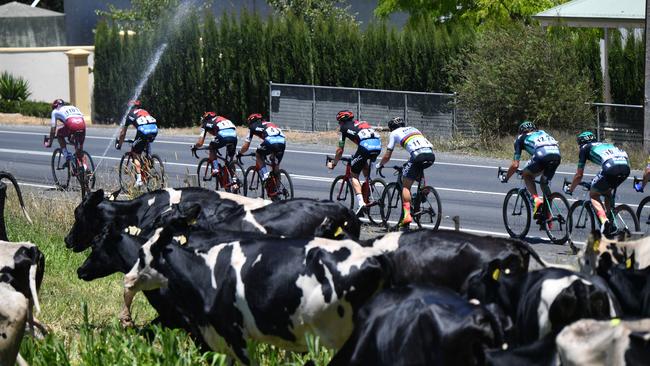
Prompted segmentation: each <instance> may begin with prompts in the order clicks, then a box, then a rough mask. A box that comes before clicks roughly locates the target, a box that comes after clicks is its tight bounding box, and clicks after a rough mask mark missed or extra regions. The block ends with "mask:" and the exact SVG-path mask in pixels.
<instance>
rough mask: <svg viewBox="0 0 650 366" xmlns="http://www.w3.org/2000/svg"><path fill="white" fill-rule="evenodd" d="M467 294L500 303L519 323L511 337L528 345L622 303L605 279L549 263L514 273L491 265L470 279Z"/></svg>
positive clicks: (612, 313) (615, 312)
mask: <svg viewBox="0 0 650 366" xmlns="http://www.w3.org/2000/svg"><path fill="white" fill-rule="evenodd" d="M467 296H468V298H474V299H478V300H479V301H481V303H484V304H485V303H496V304H497V305H499V306H500V307H501V308H502V309H503V310H504V311H505V313H506V314H508V315H509V316H510V317H511V318H512V320H513V323H514V324H515V327H514V334H513V336H512V338H511V342H510V343H512V344H514V345H525V344H529V343H532V342H534V341H536V340H538V339H541V338H543V337H544V336H545V335H546V334H548V333H554V334H557V332H559V331H560V330H561V329H562V328H563V327H564V326H566V325H568V324H570V323H572V322H574V321H576V320H578V319H582V318H595V319H608V318H610V317H616V316H619V314H620V313H621V312H620V308H619V305H618V302H617V301H616V298H615V296H614V295H613V294H612V293H611V291H610V289H609V288H608V287H607V284H606V283H605V282H604V281H603V280H602V279H601V278H599V277H598V276H585V275H581V274H579V273H575V272H572V271H569V270H566V269H562V268H545V269H541V270H537V271H532V272H529V273H527V274H523V275H519V276H510V275H507V274H504V273H503V272H501V271H500V270H499V269H498V268H494V267H489V268H488V269H487V270H485V271H484V272H482V273H481V274H480V275H477V276H474V277H472V278H471V279H470V280H469V288H468V292H467Z"/></svg>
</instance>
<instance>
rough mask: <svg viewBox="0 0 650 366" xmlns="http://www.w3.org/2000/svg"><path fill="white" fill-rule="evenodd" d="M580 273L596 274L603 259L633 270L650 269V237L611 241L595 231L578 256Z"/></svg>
mask: <svg viewBox="0 0 650 366" xmlns="http://www.w3.org/2000/svg"><path fill="white" fill-rule="evenodd" d="M578 255H579V258H578V261H579V263H580V271H581V272H582V273H586V274H595V273H596V267H597V266H598V263H599V261H600V259H601V258H602V257H608V258H609V259H610V260H611V262H613V263H615V264H620V265H623V266H625V268H631V269H641V270H642V269H645V268H648V267H650V236H646V237H643V238H640V239H637V240H629V241H622V240H611V239H608V238H606V237H604V236H602V235H601V234H600V233H599V232H597V231H594V232H593V233H592V234H591V235H590V237H589V239H588V240H587V243H586V244H585V246H584V248H583V249H582V250H581V251H580V253H579V254H578Z"/></svg>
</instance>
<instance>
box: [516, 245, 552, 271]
mask: <svg viewBox="0 0 650 366" xmlns="http://www.w3.org/2000/svg"><path fill="white" fill-rule="evenodd" d="M514 242H515V246H516V247H517V248H518V249H519V250H520V251H522V252H526V253H528V254H530V256H531V257H533V259H535V261H537V263H539V264H540V265H541V266H542V267H544V268H546V267H548V263H546V262H544V260H543V259H542V258H541V257H540V256H539V254H537V252H536V251H535V250H534V249H533V247H531V246H530V244H528V243H526V242H523V241H521V240H515V241H514Z"/></svg>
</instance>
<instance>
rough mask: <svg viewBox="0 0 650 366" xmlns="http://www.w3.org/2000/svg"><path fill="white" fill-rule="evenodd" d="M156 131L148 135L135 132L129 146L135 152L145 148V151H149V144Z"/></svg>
mask: <svg viewBox="0 0 650 366" xmlns="http://www.w3.org/2000/svg"><path fill="white" fill-rule="evenodd" d="M156 135H158V133H157V132H156V133H151V134H148V135H145V134H142V133H140V131H138V132H136V134H135V138H134V139H133V145H132V146H131V151H133V152H134V153H137V154H141V153H142V152H143V151H144V149H145V148H147V153H148V154H149V153H151V146H149V145H150V144H151V143H152V142H154V140H155V139H156Z"/></svg>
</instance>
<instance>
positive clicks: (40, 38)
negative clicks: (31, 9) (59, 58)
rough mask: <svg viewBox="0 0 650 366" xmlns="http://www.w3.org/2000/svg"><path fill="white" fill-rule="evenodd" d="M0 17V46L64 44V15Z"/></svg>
mask: <svg viewBox="0 0 650 366" xmlns="http://www.w3.org/2000/svg"><path fill="white" fill-rule="evenodd" d="M0 19H2V21H0V47H46V46H63V45H65V44H66V37H65V21H64V16H52V17H17V18H0Z"/></svg>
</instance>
